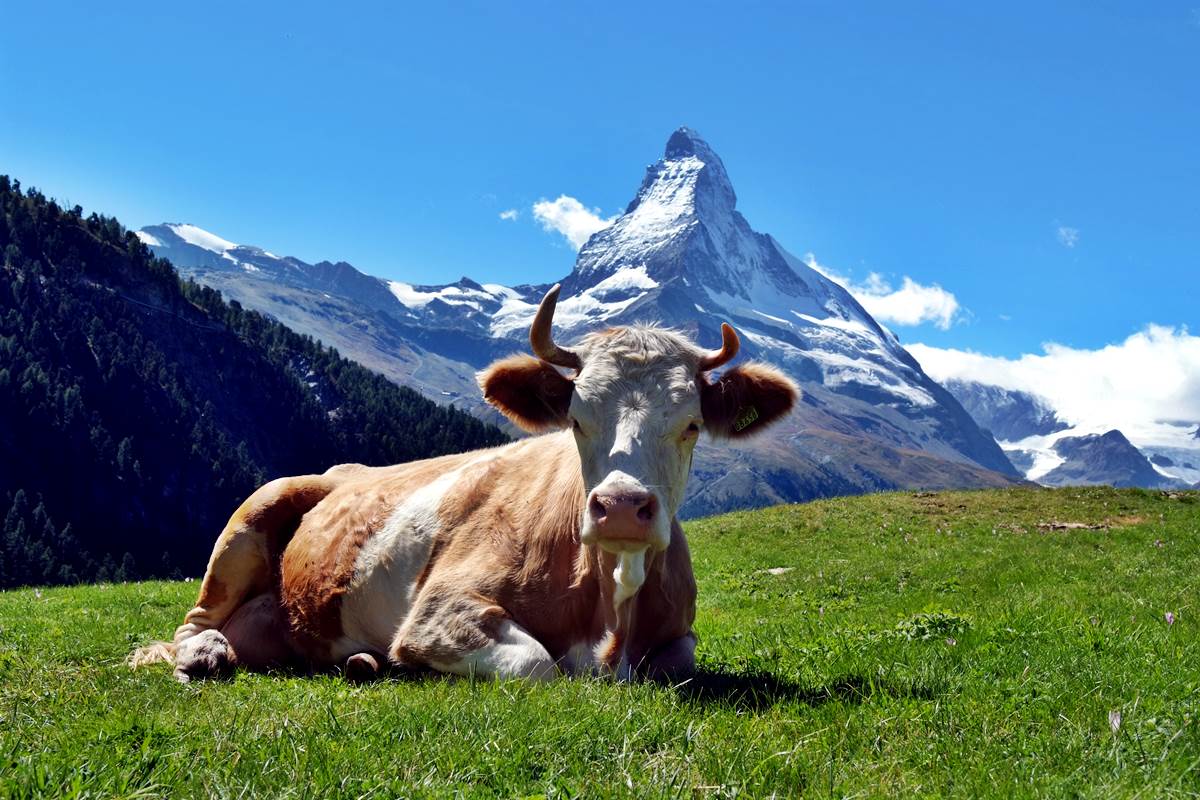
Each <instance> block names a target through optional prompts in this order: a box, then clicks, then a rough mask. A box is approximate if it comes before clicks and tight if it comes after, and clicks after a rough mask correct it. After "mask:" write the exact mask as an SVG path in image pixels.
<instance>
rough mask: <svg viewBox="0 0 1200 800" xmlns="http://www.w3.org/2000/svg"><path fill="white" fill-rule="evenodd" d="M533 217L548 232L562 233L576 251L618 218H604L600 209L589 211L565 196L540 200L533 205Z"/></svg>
mask: <svg viewBox="0 0 1200 800" xmlns="http://www.w3.org/2000/svg"><path fill="white" fill-rule="evenodd" d="M533 216H534V218H535V219H536V220H537V221H538V222H540V223H541V224H542V227H543V228H545V229H546V230H548V231H553V232H556V233H561V234H562V235H563V236H564V237H566V239H567V241H568V242H570V243H571V246H572V247H574V248H575V249H576V250H578V249H579V248H581V247H583V245H584V243H585V242H586V241H587V240H588V238H589V237H590V236H591V235H592V234H593V233H595V232H596V231H601V230H604V229H605V228H607V227H608V226H609V225H612V224H613V221H614V220H616V216H611V217H604V216H602V215H601V213H600V209H598V208H593V209H588V208H587V206H585V205H584V204H583V203H581V202H579V201H578V200H576V199H575V198H574V197H570V196H568V195H565V194H560V195H559V196H558V199H557V200H539V201H538V202H536V203H534V204H533Z"/></svg>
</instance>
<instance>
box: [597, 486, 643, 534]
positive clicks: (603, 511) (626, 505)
mask: <svg viewBox="0 0 1200 800" xmlns="http://www.w3.org/2000/svg"><path fill="white" fill-rule="evenodd" d="M657 513H658V500H657V499H656V498H655V497H654V494H653V493H652V492H646V491H637V490H628V489H627V490H622V491H616V492H592V497H591V499H590V500H589V501H588V514H589V515H590V516H591V518H592V521H593V522H594V523H596V525H597V527H598V528H599V529H600V535H601V536H604V537H606V538H616V539H625V538H628V539H633V538H639V539H640V538H642V537H644V536H645V535H646V531H647V530H648V529H649V528H650V525H651V523H653V522H654V516H655V514H657Z"/></svg>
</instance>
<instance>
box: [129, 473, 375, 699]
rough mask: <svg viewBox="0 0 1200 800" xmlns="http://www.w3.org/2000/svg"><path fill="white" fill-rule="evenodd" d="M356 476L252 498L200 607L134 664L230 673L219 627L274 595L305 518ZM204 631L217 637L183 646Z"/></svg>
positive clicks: (234, 522) (298, 482) (220, 541)
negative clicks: (278, 567)
mask: <svg viewBox="0 0 1200 800" xmlns="http://www.w3.org/2000/svg"><path fill="white" fill-rule="evenodd" d="M352 474H354V472H353V468H343V469H342V470H341V471H336V470H330V472H329V473H327V474H326V475H304V476H301V477H298V478H280V479H279V480H274V481H271V482H270V483H268V484H266V485H265V486H263V487H261V488H260V489H259V490H258V491H256V492H255V493H254V494H252V495H250V497H249V498H247V499H246V502H244V503H242V505H241V506H240V507H239V508H238V510H237V511H235V512H234V514H233V516H232V517H231V518H230V519H229V522H228V523H227V524H226V525H225V530H223V531H222V532H221V535H220V536H219V537H217V542H216V544H215V545H214V546H213V552H212V556H211V557H210V558H209V560H208V569H207V570H206V571H205V573H204V581H203V582H202V583H201V584H200V596H199V597H198V598H197V600H196V606H195V607H194V608H193V609H192V610H191V611H189V612H188V613H187V615H186V616H185V617H184V619H183V624H182V625H180V626H179V627H178V628H176V629H175V636H174V640H173V641H171V642H152V643H150V644H148V645H146V646H145V647H140V648H138V649H137V650H135V651H134V652H133V653H132V654H131V655H130V656H129V664H130V666H133V667H140V666H143V665H146V664H153V663H156V662H160V661H165V662H168V663H175V664H176V665H177V666H178V665H179V664H180V659H182V660H183V662H182V663H183V664H184V666H183V669H182V672H181V671H180V670H176V676H178V677H182V676H188V675H191V673H192V672H195V673H196V674H197V675H199V674H205V675H207V674H214V675H215V674H221V673H222V672H225V671H228V669H229V668H230V666H229V665H231V664H232V663H233V658H232V656H231V657H228V658H226V657H225V656H223V655H220V651H222V650H223V649H227V648H228V645H229V643H228V641H227V640H226V639H225V637H224V636H223V635H220V634H219V633H218V631H219V629H220V628H221V627H222V626H223V625H225V623H226V622H227V621H228V620H229V619H230V617H232V616H233V614H234V612H235V611H237V609H238V607H239V606H241V605H242V603H243V602H244V601H245V600H246V598H248V597H254V596H255V595H257V594H261V593H263V592H268V591H271V589H272V586H273V579H272V574H273V572H274V569H275V564H276V563H277V562H278V560H279V556H280V553H282V551H283V548H284V547H286V546H287V543H288V540H290V539H291V537H292V534H293V533H295V531H296V527H297V526H298V525H299V524H300V518H301V517H303V516H304V515H305V514H306V513H308V511H309V510H311V509H312V508H313V506H315V505H316V504H317V503H319V502H321V500H323V499H324V498H325V497H326V495H328V494H329V493H330V492H331V491H333V489H334V488H335V487H336V486H337V485H338V483H339V482H340V481H342V480H345V479H346V478H347V477H348V476H350V475H352ZM205 631H212V632H213V633H218V635H217V636H216V637H213V636H209V637H206V638H205V639H204V640H203V641H201V642H197V643H196V644H195V645H194V646H192V647H190V648H183V643H184V642H186V641H187V640H189V639H191V638H193V637H195V636H197V635H199V634H200V633H203V632H205ZM184 679H186V678H184Z"/></svg>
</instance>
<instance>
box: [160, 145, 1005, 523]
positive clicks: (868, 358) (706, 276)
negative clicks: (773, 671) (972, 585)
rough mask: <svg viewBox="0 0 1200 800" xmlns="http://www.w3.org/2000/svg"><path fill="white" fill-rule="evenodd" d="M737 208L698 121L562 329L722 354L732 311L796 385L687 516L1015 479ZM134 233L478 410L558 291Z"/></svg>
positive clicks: (925, 384) (724, 460)
mask: <svg viewBox="0 0 1200 800" xmlns="http://www.w3.org/2000/svg"><path fill="white" fill-rule="evenodd" d="M736 204H737V198H736V195H735V194H734V190H733V187H732V184H731V183H730V180H729V177H728V174H727V173H726V170H725V167H724V165H723V164H722V162H721V159H720V158H719V157H718V156H717V155H716V154H715V153H714V152H713V150H712V149H711V148H710V147H709V146H708V144H707V143H706V142H704V141H703V140H702V139H701V138H700V137H699V136H697V135H696V134H695V133H694V132H693V131H690V130H688V129H686V128H681V129H679V130H677V131H676V132H675V133H674V134H672V136H671V137H670V139H669V141H668V142H667V146H666V150H665V152H664V155H663V157H662V158H661V159H659V160H658V161H657V162H656V163H654V164H652V165H651V166H650V167H648V168H647V171H646V176H645V178H644V180H643V181H642V185H641V187H640V188H639V189H638V192H637V194H636V196H635V197H634V199H633V201H632V202H631V203H630V204H629V206H628V208H627V209H626V210H625V213H624V214H622V215H621V216H619V217H618V218H617V219H616V220H615V221H614V222H613V223H612V224H611V225H610V226H609V227H607V228H605V229H603V230H601V231H599V232H598V233H596V234H594V235H593V236H592V237H591V238H590V239H589V240H588V241H587V243H586V244H585V245H584V246H583V248H582V249H581V250H580V252H579V255H578V258H577V260H576V262H575V266H574V269H573V270H572V271H571V272H570V274H569V275H567V276H566V277H565V278H564V279H563V280H562V284H563V293H562V297H561V299H560V300H559V303H558V311H557V313H556V315H555V326H556V337H558V338H560V339H561V340H564V341H568V342H569V341H570V340H571V339H573V338H575V337H578V336H580V335H582V334H583V333H585V332H587V331H590V330H595V329H596V328H599V327H604V326H609V325H615V324H624V323H629V322H634V321H651V320H652V321H657V322H661V323H664V324H667V325H671V326H674V327H677V328H680V329H683V330H685V331H686V332H688V333H690V334H691V335H693V336H694V337H696V338H697V340H698V341H699V342H700V343H701V344H704V345H706V346H713V347H715V346H717V345H718V344H719V342H720V334H719V330H720V323H721V322H723V321H729V322H731V323H733V325H734V326H735V327H736V328H737V329H738V331H739V333H741V335H742V342H743V350H744V352H745V353H746V354H747V355H748V356H750V357H757V358H761V359H764V360H767V361H770V362H773V363H775V364H777V365H779V366H781V367H783V368H784V369H785V370H787V371H788V372H789V373H790V374H791V375H792V376H793V377H794V378H796V379H797V380H798V381H799V382H800V384H801V387H802V388H803V390H804V402H803V403H802V404H801V406H800V408H799V409H798V411H797V413H796V414H794V415H793V416H792V418H791V419H790V420H789V421H788V422H787V423H786V424H785V425H783V426H782V427H781V428H780V429H776V430H775V431H774V432H773V433H772V434H770V435H769V436H767V437H765V440H762V439H760V440H757V441H753V442H752V443H750V444H748V445H746V446H742V447H734V448H731V447H730V446H729V445H727V444H722V445H720V446H718V447H706V448H704V449H703V450H702V451H701V452H700V453H698V455H697V458H696V468H697V473H698V474H697V480H694V481H693V482H692V487H693V489H692V492H693V493H692V495H691V496H689V499H688V505H687V506H686V507H685V510H686V511H688V512H690V513H704V512H709V511H716V510H724V509H727V508H730V507H735V506H739V505H755V504H763V503H768V502H779V501H782V500H800V499H807V498H810V497H813V496H818V495H826V494H836V493H845V492H854V491H867V490H873V489H883V488H893V487H907V486H971V485H1001V484H1004V483H1007V482H1011V481H1012V480H1013V479H1015V478H1016V477H1017V476H1018V473H1017V471H1016V470H1015V469H1014V468H1013V467H1012V465H1011V464H1010V463H1009V461H1008V460H1007V458H1006V457H1005V455H1004V453H1003V452H1002V451H1001V449H1000V448H999V446H998V445H997V444H996V442H995V440H994V439H993V438H992V437H991V436H990V435H988V434H987V433H985V432H983V431H981V430H980V428H979V426H978V425H977V424H976V423H975V421H974V420H973V419H972V418H971V416H970V415H969V414H968V413H967V412H966V411H964V409H963V407H962V406H961V405H960V404H959V402H958V401H956V400H955V399H954V398H953V397H952V396H951V395H950V394H949V393H948V392H947V391H946V390H945V389H943V388H942V387H941V386H940V385H938V384H937V383H935V382H934V381H932V380H931V379H930V378H929V377H928V376H927V375H925V373H924V372H923V371H922V369H921V367H920V365H919V364H918V363H917V362H916V361H915V360H914V359H913V358H912V356H910V355H909V354H908V352H907V351H905V349H904V348H903V347H902V346H901V345H900V343H899V341H898V340H897V339H896V337H895V336H893V335H892V334H891V333H890V332H889V331H887V330H886V329H884V328H882V327H881V326H880V325H878V324H877V323H876V322H875V321H874V320H873V319H872V318H871V316H870V315H869V314H868V313H867V312H866V311H865V310H864V309H863V308H862V306H860V305H859V304H858V302H857V301H855V300H854V298H853V297H851V296H850V294H849V293H848V292H847V291H846V290H845V289H843V288H842V287H841V286H839V285H838V284H837V283H835V282H834V281H832V280H830V279H829V278H828V277H826V276H825V275H823V274H822V273H820V272H819V271H817V270H815V269H813V268H812V267H810V266H809V265H808V264H806V263H804V262H803V261H801V260H800V259H798V258H796V257H795V256H793V255H791V254H790V253H788V252H787V251H786V250H784V249H783V247H782V246H781V245H780V244H779V243H778V242H777V241H776V240H775V239H773V238H772V237H771V236H768V235H765V234H761V233H757V232H755V231H754V230H753V229H752V228H751V227H750V225H749V223H748V222H747V221H746V219H745V218H744V217H743V216H742V215H741V214H740V213H739V212H738V211H737V208H736ZM139 236H141V237H142V240H143V241H144V242H145V243H146V244H147V245H148V246H150V247H151V248H152V249H153V250H154V251H155V252H156V253H157V254H159V255H162V256H165V257H167V258H169V259H170V260H172V261H173V262H174V263H175V264H176V266H177V267H179V268H180V269H181V270H182V271H183V272H184V273H185V274H188V275H191V276H193V277H194V278H196V279H197V280H199V281H202V282H204V283H207V284H210V285H212V286H213V287H214V288H217V289H219V290H221V291H222V292H224V293H225V294H227V295H228V296H230V297H232V298H233V299H235V300H238V301H239V302H241V303H243V304H244V305H247V306H249V307H252V308H257V309H260V310H262V311H264V312H266V313H269V314H271V315H273V316H276V317H278V318H279V319H280V320H281V321H283V322H285V323H286V324H288V325H290V326H292V327H294V328H296V329H298V330H301V331H303V332H306V333H310V334H312V335H314V336H316V337H317V338H319V339H321V340H323V341H325V342H327V343H328V344H331V345H333V346H336V347H338V348H339V350H341V351H342V352H343V353H344V354H345V355H348V356H350V357H351V358H354V359H356V360H358V361H360V362H362V363H364V364H366V365H367V366H371V367H373V368H375V369H379V370H380V371H382V372H384V373H385V374H387V375H389V376H390V377H392V378H393V379H395V380H398V381H400V382H402V383H408V384H412V385H414V386H415V387H416V388H418V389H420V390H422V391H423V392H425V393H426V394H427V395H429V396H431V397H434V398H439V399H442V400H447V399H449V400H451V401H453V402H456V403H459V404H462V405H465V406H468V407H472V408H478V405H477V404H478V399H477V395H478V392H477V390H476V389H475V387H474V382H473V378H472V376H473V373H474V371H475V370H476V369H478V368H480V367H482V366H484V365H485V364H486V363H487V362H488V361H490V360H491V359H492V358H494V357H495V356H497V355H500V354H506V353H509V352H513V351H514V350H524V349H526V347H527V345H526V338H525V337H526V335H527V331H528V327H529V324H530V322H531V320H532V317H533V314H534V311H535V310H536V306H537V302H538V301H539V300H540V299H541V296H542V294H543V293H544V291H545V289H546V288H547V286H546V285H537V286H530V285H523V286H513V287H508V286H502V285H499V284H494V283H480V282H475V281H472V280H470V279H467V278H463V279H461V280H459V281H457V282H456V283H453V284H448V285H444V286H419V285H412V284H408V283H404V282H400V281H386V280H383V279H379V278H374V277H370V276H367V275H364V274H362V273H361V272H358V271H357V270H355V269H354V268H353V267H351V266H350V265H348V264H344V263H338V264H331V263H329V262H320V263H318V264H305V263H304V262H302V261H299V260H297V259H293V258H281V257H278V256H275V255H273V254H271V253H269V252H267V251H265V250H261V249H259V248H256V247H246V246H241V245H236V244H233V243H232V242H228V241H226V240H224V239H221V238H220V237H217V236H213V235H212V234H206V233H205V232H203V231H201V230H200V229H198V228H195V227H194V226H190V225H179V224H167V225H158V226H152V227H149V228H145V229H143V230H142V231H141V232H139ZM481 413H484V412H482V411H481Z"/></svg>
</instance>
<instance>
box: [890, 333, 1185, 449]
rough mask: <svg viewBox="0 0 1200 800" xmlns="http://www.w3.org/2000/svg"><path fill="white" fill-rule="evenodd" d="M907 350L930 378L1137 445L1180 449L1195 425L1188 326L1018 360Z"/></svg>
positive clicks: (1051, 347) (1046, 348)
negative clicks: (1041, 405)
mask: <svg viewBox="0 0 1200 800" xmlns="http://www.w3.org/2000/svg"><path fill="white" fill-rule="evenodd" d="M908 351H909V352H910V353H912V354H913V356H914V357H915V358H916V359H917V361H919V362H921V366H922V367H924V368H925V371H926V372H927V373H928V374H929V375H930V377H932V378H933V379H934V380H937V381H944V380H948V379H950V378H961V379H965V380H975V381H980V382H983V383H990V384H994V385H997V386H1003V387H1005V388H1008V389H1020V390H1023V391H1027V392H1031V393H1032V394H1035V395H1040V396H1041V397H1043V398H1045V399H1046V400H1047V401H1048V402H1049V403H1050V405H1051V406H1052V407H1053V408H1054V409H1055V410H1056V411H1057V412H1058V413H1059V416H1061V417H1062V418H1063V419H1065V420H1066V421H1067V422H1069V423H1071V424H1072V425H1075V426H1079V427H1081V428H1086V429H1095V430H1097V431H1099V430H1109V429H1112V428H1119V429H1120V430H1121V431H1122V432H1123V433H1125V435H1126V436H1128V437H1129V438H1130V440H1132V441H1133V442H1134V443H1135V444H1138V445H1148V444H1161V445H1166V444H1179V440H1180V438H1181V436H1183V435H1185V434H1189V433H1190V432H1191V431H1194V430H1195V426H1196V422H1198V421H1200V336H1193V335H1191V334H1190V333H1188V330H1187V328H1186V327H1180V328H1173V327H1167V326H1163V325H1148V326H1146V328H1145V329H1144V330H1141V331H1139V332H1138V333H1135V334H1133V335H1132V336H1130V337H1128V338H1127V339H1125V340H1124V341H1123V342H1119V343H1116V344H1110V345H1106V346H1105V347H1102V348H1100V349H1098V350H1081V349H1077V348H1073V347H1067V346H1065V345H1061V344H1054V343H1048V344H1045V345H1043V346H1042V352H1041V353H1029V354H1026V355H1022V356H1020V357H1018V358H1001V357H997V356H988V355H984V354H982V353H975V352H971V351H968V350H952V349H951V350H947V349H942V348H938V347H928V346H926V345H923V344H913V345H909V347H908ZM1172 422H1174V423H1176V424H1174V425H1172V424H1169V423H1172ZM1182 423H1189V424H1187V425H1184V424H1182Z"/></svg>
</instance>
